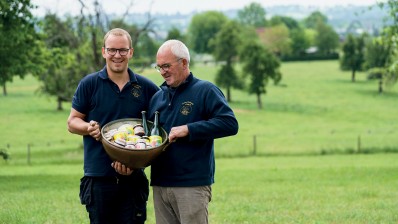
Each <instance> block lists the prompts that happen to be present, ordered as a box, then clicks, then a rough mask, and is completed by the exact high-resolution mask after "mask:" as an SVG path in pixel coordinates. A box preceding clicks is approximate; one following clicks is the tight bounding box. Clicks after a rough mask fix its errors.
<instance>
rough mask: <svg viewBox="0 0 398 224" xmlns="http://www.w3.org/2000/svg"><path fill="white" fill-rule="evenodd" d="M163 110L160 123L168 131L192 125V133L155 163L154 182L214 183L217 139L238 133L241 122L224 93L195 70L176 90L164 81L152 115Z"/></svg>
mask: <svg viewBox="0 0 398 224" xmlns="http://www.w3.org/2000/svg"><path fill="white" fill-rule="evenodd" d="M155 111H159V123H160V125H161V126H162V127H163V128H164V129H165V131H166V132H167V133H169V132H170V129H171V128H172V127H175V126H180V125H185V124H186V125H188V129H189V136H187V137H185V138H182V139H178V140H177V141H176V142H174V143H171V144H170V146H169V147H168V148H167V150H166V151H165V152H163V153H162V154H160V156H159V157H158V158H157V159H156V160H154V161H153V162H152V164H151V185H152V186H163V187H192V186H204V185H211V184H212V183H214V173H215V159H214V139H215V138H222V137H226V136H230V135H235V134H236V133H237V132H238V121H237V120H236V118H235V115H234V113H233V111H232V109H231V108H230V107H229V105H228V103H227V101H226V99H225V97H224V94H223V93H222V92H221V90H220V89H219V88H218V87H217V86H215V85H214V84H212V83H211V82H208V81H204V80H199V79H197V78H195V77H194V76H193V75H192V73H191V74H190V75H189V76H188V78H187V79H186V80H185V82H184V83H182V84H181V85H180V86H178V87H177V88H175V89H173V88H170V87H169V86H167V85H166V83H163V85H162V86H161V90H160V91H158V92H157V93H156V94H155V95H154V96H153V98H152V100H151V103H150V109H149V118H150V119H151V120H153V115H154V112H155Z"/></svg>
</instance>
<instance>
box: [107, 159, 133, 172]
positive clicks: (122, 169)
mask: <svg viewBox="0 0 398 224" xmlns="http://www.w3.org/2000/svg"><path fill="white" fill-rule="evenodd" d="M111 166H112V167H113V168H114V169H115V171H116V172H117V173H119V174H121V175H130V174H132V173H133V171H134V170H132V169H130V168H128V167H127V166H125V165H124V164H122V163H120V162H117V161H115V162H113V163H112V164H111Z"/></svg>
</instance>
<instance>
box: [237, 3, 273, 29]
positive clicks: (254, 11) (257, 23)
mask: <svg viewBox="0 0 398 224" xmlns="http://www.w3.org/2000/svg"><path fill="white" fill-rule="evenodd" d="M265 18H266V12H265V9H264V8H263V7H262V6H261V4H260V3H256V2H252V3H250V4H249V5H248V6H245V7H244V8H243V9H242V10H239V11H238V21H239V23H240V24H242V25H247V26H253V27H256V28H258V27H264V26H266V25H267V21H266V19H265Z"/></svg>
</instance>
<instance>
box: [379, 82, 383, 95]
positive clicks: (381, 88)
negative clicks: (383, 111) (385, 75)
mask: <svg viewBox="0 0 398 224" xmlns="http://www.w3.org/2000/svg"><path fill="white" fill-rule="evenodd" d="M382 92H383V81H382V80H381V79H380V80H379V93H382Z"/></svg>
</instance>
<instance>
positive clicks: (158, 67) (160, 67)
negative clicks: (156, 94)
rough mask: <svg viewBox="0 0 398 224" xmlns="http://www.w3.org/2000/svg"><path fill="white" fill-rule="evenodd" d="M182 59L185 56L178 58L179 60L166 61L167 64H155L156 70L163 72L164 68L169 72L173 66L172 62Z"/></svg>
mask: <svg viewBox="0 0 398 224" xmlns="http://www.w3.org/2000/svg"><path fill="white" fill-rule="evenodd" d="M181 59H183V58H178V59H177V60H175V61H173V62H170V63H165V64H163V65H156V66H155V69H156V71H158V72H161V71H162V70H163V71H164V72H167V71H169V69H170V67H171V66H172V63H174V62H177V61H180V60H181Z"/></svg>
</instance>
